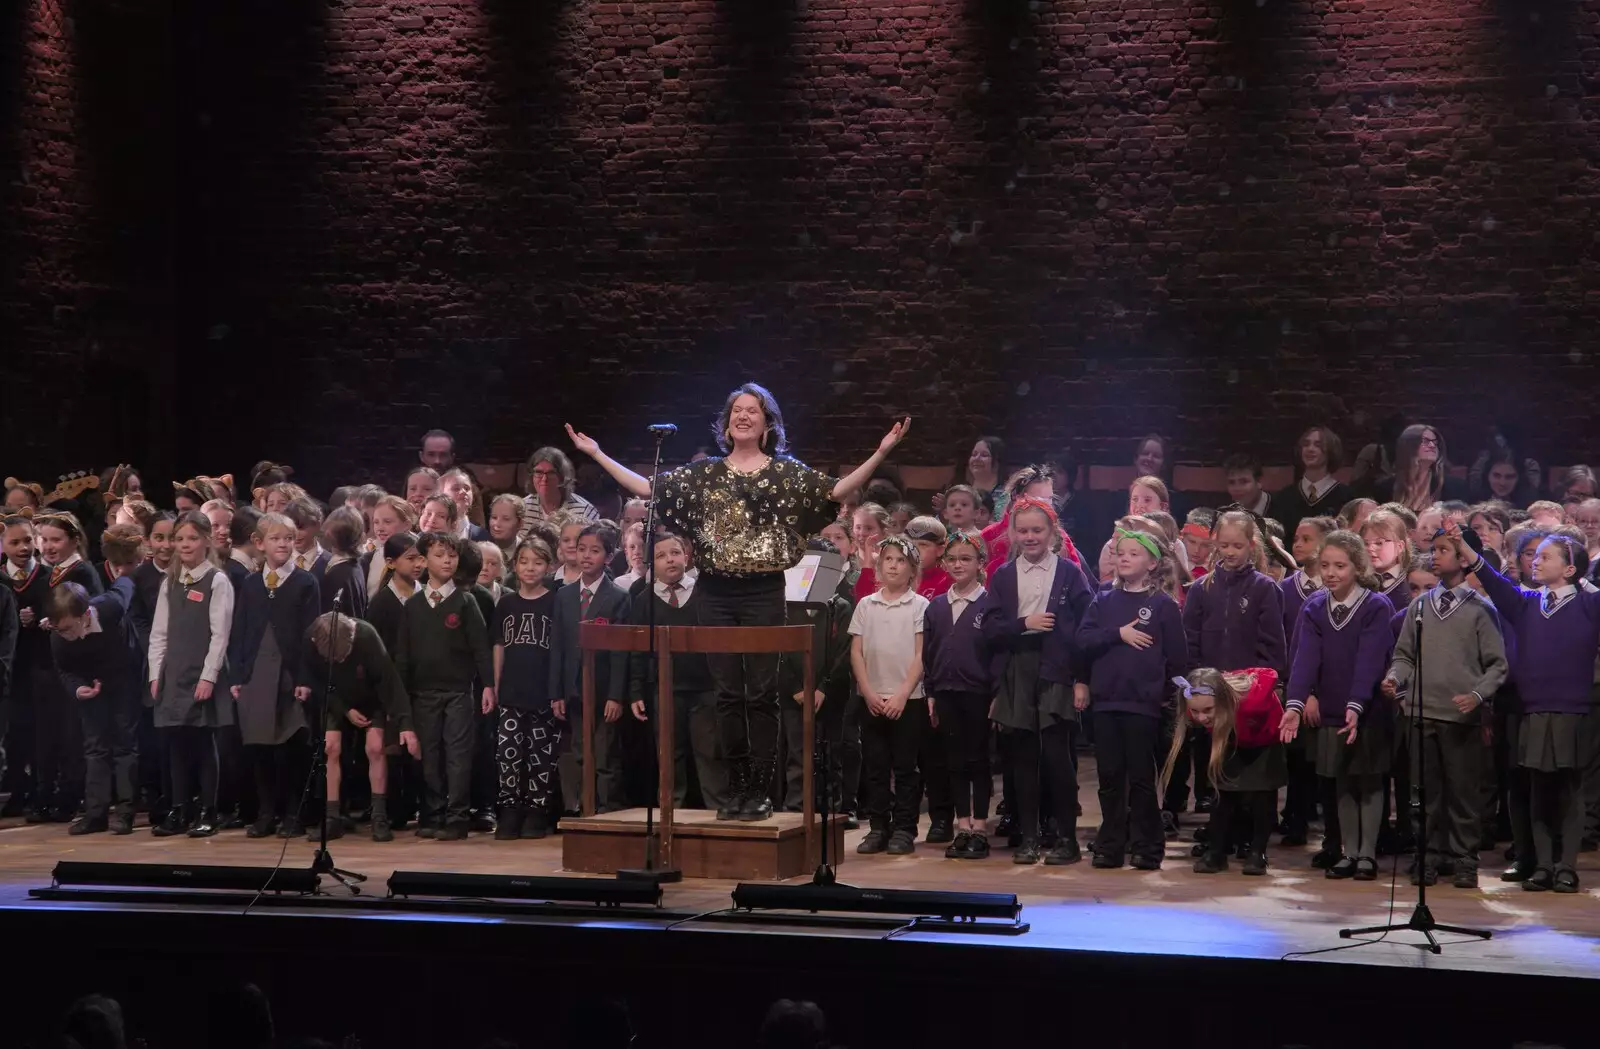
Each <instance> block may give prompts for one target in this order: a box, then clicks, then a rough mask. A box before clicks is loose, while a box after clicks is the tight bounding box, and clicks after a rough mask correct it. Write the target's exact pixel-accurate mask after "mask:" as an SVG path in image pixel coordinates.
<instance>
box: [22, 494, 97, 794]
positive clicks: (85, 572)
mask: <svg viewBox="0 0 1600 1049" xmlns="http://www.w3.org/2000/svg"><path fill="white" fill-rule="evenodd" d="M33 526H34V531H35V533H36V534H37V536H38V540H39V559H40V560H41V561H42V562H43V563H44V565H43V568H44V571H43V576H44V583H43V585H42V589H41V590H40V591H38V593H39V594H40V596H41V602H40V604H38V605H35V606H34V607H35V608H36V609H39V612H38V615H39V617H40V618H39V619H38V620H36V622H39V621H41V620H42V619H43V618H44V617H45V616H46V615H47V613H45V612H44V611H43V609H42V603H43V601H42V599H43V597H44V596H46V595H47V594H48V592H49V591H50V590H54V589H55V588H56V587H58V586H60V585H61V584H62V583H76V584H78V585H79V586H81V587H83V588H84V590H86V591H87V592H88V594H89V596H90V597H95V596H98V595H99V594H101V593H102V592H103V591H104V589H105V588H104V587H103V586H102V585H101V581H100V573H99V572H97V571H95V568H94V566H93V565H91V564H90V563H89V562H88V561H86V560H84V556H83V551H84V550H85V549H86V548H87V546H88V542H87V539H86V537H85V535H84V531H83V527H82V526H81V525H80V524H79V523H78V518H77V516H76V515H74V514H71V513H68V512H66V511H59V510H58V511H46V512H44V513H42V514H38V515H37V516H35V517H34V519H33ZM48 637H49V634H48V632H47V633H46V634H45V635H44V638H45V639H46V643H44V644H41V645H40V647H39V654H40V655H41V656H42V657H43V661H42V663H41V664H40V665H37V666H36V667H35V677H34V680H33V707H34V719H35V720H34V729H35V732H34V757H35V760H36V761H37V762H38V765H37V769H38V773H37V774H38V777H39V781H40V783H41V784H42V785H43V786H44V788H46V792H47V793H48V794H50V796H52V797H53V798H54V799H55V809H54V810H53V818H55V819H60V820H63V821H64V820H67V819H70V818H71V816H72V814H73V813H75V812H76V811H77V809H78V807H79V805H80V803H81V801H82V799H83V777H84V769H83V737H82V733H81V730H80V721H79V718H78V711H77V709H76V707H77V702H76V700H74V699H73V698H72V697H71V696H70V695H69V694H68V693H67V691H66V690H65V689H64V688H62V686H61V678H60V675H59V674H58V673H57V672H56V669H55V667H54V660H53V657H52V655H51V652H52V650H53V649H52V646H50V645H49V644H48ZM42 670H47V671H48V672H47V673H43V672H41V671H42Z"/></svg>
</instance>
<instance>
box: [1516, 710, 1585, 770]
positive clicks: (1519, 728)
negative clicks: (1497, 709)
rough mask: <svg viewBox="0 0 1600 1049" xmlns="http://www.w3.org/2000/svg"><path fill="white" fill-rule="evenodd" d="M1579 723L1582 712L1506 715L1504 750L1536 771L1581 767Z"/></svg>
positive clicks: (1524, 766)
mask: <svg viewBox="0 0 1600 1049" xmlns="http://www.w3.org/2000/svg"><path fill="white" fill-rule="evenodd" d="M1582 724H1583V715H1582V714H1513V715H1512V716H1510V717H1508V718H1506V737H1507V738H1506V753H1507V754H1510V755H1511V760H1512V761H1514V762H1516V764H1517V765H1518V767H1520V768H1525V769H1532V770H1534V771H1535V772H1560V771H1561V770H1563V769H1579V768H1582V767H1583V754H1582V750H1583V748H1582V746H1581V745H1580V741H1579V737H1580V735H1581V726H1582Z"/></svg>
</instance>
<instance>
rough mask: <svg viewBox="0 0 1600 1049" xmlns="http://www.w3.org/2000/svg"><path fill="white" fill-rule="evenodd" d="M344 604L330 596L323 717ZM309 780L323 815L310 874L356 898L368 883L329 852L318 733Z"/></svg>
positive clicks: (340, 596) (323, 750) (324, 766)
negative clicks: (337, 862) (319, 786)
mask: <svg viewBox="0 0 1600 1049" xmlns="http://www.w3.org/2000/svg"><path fill="white" fill-rule="evenodd" d="M343 601H344V591H343V590H340V591H339V592H338V593H337V594H335V595H334V596H333V623H332V624H331V625H332V629H331V630H329V631H328V682H327V685H326V687H324V689H323V691H322V714H323V716H326V713H327V711H328V710H330V709H332V700H333V664H334V656H335V655H336V654H337V653H338V650H339V643H340V640H341V639H340V636H339V605H340V604H341V603H342V602H343ZM354 655H355V635H354V634H352V635H351V637H350V648H349V650H348V651H347V652H345V658H346V659H350V658H352V657H353V656H354ZM311 781H312V782H313V783H318V782H320V783H321V784H322V815H321V819H320V824H319V826H320V828H321V833H320V837H321V840H320V841H319V842H318V843H317V851H316V854H315V855H313V856H312V857H311V873H312V874H316V875H323V874H326V875H328V876H329V877H331V878H332V879H333V880H334V881H336V882H338V883H339V884H340V885H343V886H344V887H345V888H347V889H349V890H350V895H352V896H359V895H361V890H360V889H359V888H357V886H358V885H359V884H360V883H361V882H364V881H366V880H367V876H366V875H365V874H357V873H355V872H354V871H347V870H345V869H344V868H342V867H339V866H336V865H335V864H334V862H333V854H332V853H330V852H329V851H328V801H329V798H328V748H327V746H326V745H325V744H323V743H322V742H321V741H320V740H319V739H318V738H317V733H316V732H312V733H311ZM317 887H318V891H319V892H320V891H321V880H320V878H319V879H318V886H317Z"/></svg>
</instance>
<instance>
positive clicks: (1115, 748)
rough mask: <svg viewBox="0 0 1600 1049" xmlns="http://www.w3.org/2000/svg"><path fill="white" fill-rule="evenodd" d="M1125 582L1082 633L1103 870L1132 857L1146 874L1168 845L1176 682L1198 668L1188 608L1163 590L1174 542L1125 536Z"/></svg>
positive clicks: (1097, 606) (1117, 541) (1121, 551)
mask: <svg viewBox="0 0 1600 1049" xmlns="http://www.w3.org/2000/svg"><path fill="white" fill-rule="evenodd" d="M1112 543H1113V547H1114V557H1115V569H1114V571H1115V574H1116V581H1115V582H1114V583H1113V584H1112V586H1111V588H1110V589H1108V590H1102V591H1100V592H1099V593H1098V594H1096V595H1095V598H1094V602H1093V603H1092V604H1090V606H1089V610H1088V612H1087V613H1086V614H1085V615H1084V617H1083V622H1082V624H1080V625H1079V627H1078V648H1079V649H1080V650H1081V652H1082V658H1083V661H1084V663H1085V664H1086V665H1087V666H1088V667H1089V668H1090V669H1089V689H1088V695H1087V696H1082V695H1080V697H1079V698H1078V709H1079V710H1082V709H1084V707H1085V706H1091V705H1092V709H1093V717H1094V739H1095V756H1096V759H1097V760H1098V763H1099V772H1100V811H1101V824H1100V832H1099V834H1097V835H1096V837H1095V849H1094V866H1096V867H1100V868H1105V869H1114V868H1118V867H1121V866H1122V865H1123V863H1124V862H1125V860H1126V858H1127V854H1128V853H1129V852H1130V851H1131V852H1132V855H1133V866H1134V867H1135V868H1136V869H1138V870H1144V871H1153V870H1160V869H1161V856H1162V852H1163V851H1164V848H1165V846H1164V842H1165V835H1164V833H1163V831H1162V826H1161V810H1160V807H1159V806H1158V805H1157V803H1156V741H1157V739H1158V738H1159V735H1160V731H1161V720H1162V707H1163V705H1164V703H1165V701H1166V697H1167V692H1168V685H1167V683H1168V681H1170V680H1171V679H1172V678H1174V677H1176V676H1180V675H1182V674H1183V672H1184V671H1185V670H1187V669H1188V667H1189V653H1188V646H1187V642H1186V640H1185V638H1184V633H1183V615H1182V613H1181V612H1180V611H1179V610H1178V603H1177V602H1176V601H1174V600H1173V599H1172V597H1171V596H1170V595H1168V594H1167V593H1165V592H1164V591H1163V590H1162V589H1161V587H1160V585H1159V584H1158V582H1157V581H1158V579H1159V572H1160V570H1161V569H1162V568H1163V567H1165V566H1166V565H1168V564H1169V563H1170V562H1171V554H1170V553H1169V552H1168V549H1167V547H1166V544H1165V543H1164V541H1163V540H1162V539H1160V538H1158V537H1157V536H1153V535H1150V534H1149V533H1147V532H1142V531H1136V530H1133V529H1128V528H1121V527H1119V528H1117V530H1116V532H1115V534H1114V535H1113V537H1112Z"/></svg>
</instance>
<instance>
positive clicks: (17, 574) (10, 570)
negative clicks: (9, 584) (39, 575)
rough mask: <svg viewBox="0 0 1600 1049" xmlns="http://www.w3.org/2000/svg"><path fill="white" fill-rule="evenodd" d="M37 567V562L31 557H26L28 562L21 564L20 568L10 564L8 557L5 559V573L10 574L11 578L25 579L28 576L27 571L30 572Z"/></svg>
mask: <svg viewBox="0 0 1600 1049" xmlns="http://www.w3.org/2000/svg"><path fill="white" fill-rule="evenodd" d="M37 567H38V563H37V562H35V561H34V559H33V558H31V557H30V558H28V563H27V564H25V565H23V566H22V567H21V568H18V567H17V566H16V565H14V564H12V563H11V561H10V560H9V559H8V560H7V561H6V575H8V576H10V577H11V578H12V579H26V578H28V573H29V572H32V571H33V570H34V569H35V568H37Z"/></svg>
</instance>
